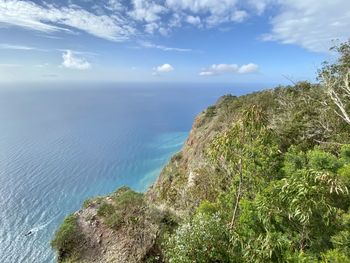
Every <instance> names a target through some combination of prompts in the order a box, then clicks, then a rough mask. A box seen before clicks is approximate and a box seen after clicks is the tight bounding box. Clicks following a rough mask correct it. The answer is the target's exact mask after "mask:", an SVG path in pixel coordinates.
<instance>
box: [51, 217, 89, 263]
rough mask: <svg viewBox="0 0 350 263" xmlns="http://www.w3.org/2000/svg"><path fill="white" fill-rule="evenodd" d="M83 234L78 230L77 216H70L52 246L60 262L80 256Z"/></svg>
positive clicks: (65, 220) (56, 234) (57, 232)
mask: <svg viewBox="0 0 350 263" xmlns="http://www.w3.org/2000/svg"><path fill="white" fill-rule="evenodd" d="M82 239H83V237H82V234H81V232H80V230H79V228H78V223H77V216H76V215H73V214H72V215H69V216H68V217H66V218H65V219H64V221H63V224H62V225H61V226H60V228H59V229H58V230H57V231H56V233H55V237H54V239H53V240H52V241H51V246H52V247H53V248H54V249H55V250H56V251H57V254H58V261H59V262H63V261H66V260H69V259H70V258H76V257H78V256H79V251H80V249H81V245H82Z"/></svg>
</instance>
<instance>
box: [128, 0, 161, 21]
mask: <svg viewBox="0 0 350 263" xmlns="http://www.w3.org/2000/svg"><path fill="white" fill-rule="evenodd" d="M132 3H133V6H134V9H133V10H132V11H131V12H130V15H131V16H132V17H133V18H135V19H136V20H140V21H146V22H148V23H151V22H154V21H157V20H160V18H161V16H160V15H161V14H162V13H165V12H166V11H167V9H166V8H165V7H164V6H162V5H159V4H157V3H155V2H154V1H149V0H133V1H132Z"/></svg>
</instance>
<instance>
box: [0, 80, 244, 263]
mask: <svg viewBox="0 0 350 263" xmlns="http://www.w3.org/2000/svg"><path fill="white" fill-rule="evenodd" d="M247 91H248V89H243V88H241V89H239V90H237V89H235V88H234V87H229V86H228V85H207V86H203V85H193V84H192V85H178V86H171V85H166V84H163V85H162V84H157V85H152V86H149V87H144V85H143V86H142V85H136V84H134V85H131V84H130V85H121V84H119V85H96V86H93V85H90V86H89V85H86V86H77V85H68V84H66V85H64V88H59V87H45V86H32V87H31V86H21V87H7V88H2V89H1V90H0V211H1V212H0V241H1V242H0V262H1V263H19V262H54V253H53V251H52V250H51V248H50V245H49V242H50V240H51V238H52V236H53V233H54V231H55V229H57V227H58V226H59V224H60V222H62V220H63V218H64V217H65V216H66V215H67V214H69V213H71V212H73V211H75V210H77V209H79V208H80V207H81V205H82V202H83V201H84V200H85V199H86V198H89V197H92V196H96V195H104V194H108V193H110V192H112V191H114V190H115V189H116V188H117V187H119V186H122V185H128V186H131V187H132V188H134V189H136V190H138V191H144V190H145V189H147V187H148V186H149V185H150V184H151V183H152V182H154V180H155V178H156V177H157V176H158V174H159V172H160V170H161V168H162V166H164V164H166V162H167V161H168V160H169V158H170V157H171V155H172V154H174V153H175V152H177V151H179V150H180V148H181V146H182V144H183V142H184V140H185V139H186V137H187V134H188V132H189V130H190V129H191V125H192V122H193V119H194V117H195V116H196V115H197V114H198V113H199V112H200V111H202V110H203V109H204V108H205V107H207V106H208V105H210V104H213V103H214V102H215V101H216V99H217V98H218V97H219V96H220V95H223V94H226V93H234V94H242V93H245V92H247ZM28 231H31V232H32V234H31V235H29V236H25V234H26V233H28Z"/></svg>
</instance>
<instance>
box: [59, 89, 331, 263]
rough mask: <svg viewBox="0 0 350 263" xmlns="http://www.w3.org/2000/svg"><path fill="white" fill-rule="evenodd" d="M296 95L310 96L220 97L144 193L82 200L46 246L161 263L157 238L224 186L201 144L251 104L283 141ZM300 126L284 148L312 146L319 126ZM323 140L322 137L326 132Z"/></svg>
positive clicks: (124, 191) (76, 255)
mask: <svg viewBox="0 0 350 263" xmlns="http://www.w3.org/2000/svg"><path fill="white" fill-rule="evenodd" d="M298 92H299V93H303V94H304V93H306V94H307V92H312V90H311V89H310V91H308V90H306V88H305V87H303V86H300V87H298V88H296V89H294V90H288V89H275V90H268V91H264V92H259V93H254V94H250V95H246V96H241V97H235V96H230V95H229V96H224V97H222V98H220V99H219V101H218V102H217V103H216V105H215V106H211V107H209V108H208V109H207V110H205V111H203V112H202V113H200V114H199V116H198V117H197V118H196V119H195V121H194V124H193V127H192V130H191V132H190V135H189V137H188V139H187V141H186V142H185V144H184V146H183V148H182V150H181V151H180V152H179V153H177V154H175V155H174V156H173V157H172V158H171V160H170V161H169V163H168V164H167V165H166V166H165V167H164V169H163V170H162V172H161V174H160V176H159V178H158V179H157V180H156V182H155V183H154V185H153V186H152V187H151V188H150V189H149V190H148V191H147V192H146V193H145V194H140V193H135V192H133V191H132V190H131V189H128V188H121V189H119V190H117V191H116V192H115V193H113V194H111V195H109V196H107V197H99V198H96V199H94V200H88V201H87V202H86V203H85V204H84V207H83V208H82V209H81V210H80V211H78V212H76V213H75V214H74V220H71V221H70V222H68V221H67V222H65V223H64V224H63V225H62V226H61V228H60V229H59V230H58V232H57V233H56V238H55V240H54V241H53V246H54V248H55V249H56V250H57V251H58V255H59V261H66V262H117V263H118V262H123V263H124V262H130V263H134V262H135V263H136V262H163V254H162V247H161V243H162V240H163V238H164V237H165V236H166V235H167V234H168V233H171V232H172V231H173V230H174V229H175V228H176V227H177V225H178V224H179V223H181V221H182V220H183V219H184V218H186V216H187V215H191V214H192V213H193V212H194V210H195V209H196V207H198V205H199V204H200V202H201V201H203V200H207V201H215V200H216V199H217V197H218V195H219V193H220V192H223V191H226V190H227V189H226V188H227V187H228V185H229V183H228V182H227V181H225V180H227V176H221V173H222V172H221V171H220V170H217V169H216V170H214V169H215V168H213V167H212V166H211V165H210V164H209V162H208V161H207V158H206V151H207V148H208V144H209V143H210V142H211V141H212V139H213V138H214V137H215V136H216V135H217V134H218V133H224V132H225V131H226V130H227V129H228V127H230V125H231V124H232V123H234V122H235V120H237V119H238V118H239V117H240V114H241V113H242V112H243V110H244V109H249V108H251V107H252V106H253V105H258V106H259V108H261V109H262V110H263V111H264V112H265V113H266V116H267V118H268V122H269V126H270V127H271V129H274V132H275V134H276V136H277V137H279V136H281V137H283V138H288V133H289V132H290V131H289V129H290V128H289V122H290V123H291V124H293V118H294V115H293V114H294V113H295V114H299V111H298V110H296V108H297V107H302V108H303V107H304V106H303V104H305V107H304V108H307V107H309V106H307V105H308V104H307V103H308V101H307V99H305V96H300V95H298V94H297V93H298ZM296 98H300V99H299V101H298V100H297V99H296ZM286 105H287V106H286ZM282 107H283V110H282ZM309 108H310V109H309V110H310V111H318V110H320V109H319V108H315V107H309ZM298 116H299V115H298ZM310 116H312V114H310ZM304 121H305V123H308V122H309V120H308V119H305V120H304V119H302V122H301V124H300V125H301V126H300V127H301V128H300V129H299V130H297V132H296V131H295V129H294V128H293V129H294V130H293V132H294V134H296V136H294V137H293V138H290V140H291V142H293V143H298V140H299V138H301V139H302V140H303V141H307V140H308V139H310V140H314V137H315V136H318V134H319V133H318V132H316V131H318V129H319V128H318V127H317V126H315V127H312V129H311V128H310V127H309V126H307V125H305V126H303V122H304ZM290 127H294V126H293V125H291V126H290ZM322 134H324V136H327V131H322ZM315 138H316V137H315ZM282 147H283V145H282ZM67 229H68V230H67ZM66 230H67V231H66ZM73 230H74V231H73ZM72 233H73V234H72ZM74 233H79V235H77V234H74Z"/></svg>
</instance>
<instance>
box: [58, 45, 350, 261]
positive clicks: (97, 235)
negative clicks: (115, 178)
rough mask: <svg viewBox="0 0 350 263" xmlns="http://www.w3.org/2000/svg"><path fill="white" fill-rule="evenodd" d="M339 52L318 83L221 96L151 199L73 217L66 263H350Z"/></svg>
mask: <svg viewBox="0 0 350 263" xmlns="http://www.w3.org/2000/svg"><path fill="white" fill-rule="evenodd" d="M338 51H339V52H340V54H341V56H340V58H339V60H338V61H337V62H336V63H335V64H331V65H325V66H324V68H323V69H322V70H321V71H320V77H321V81H320V83H319V84H310V83H307V82H301V83H297V84H295V85H293V86H289V87H278V88H275V89H271V90H266V91H261V92H257V93H253V94H249V95H245V96H240V97H235V96H231V95H226V96H223V97H222V98H220V99H219V100H218V101H217V103H216V104H215V105H213V106H211V107H209V108H208V109H206V110H205V111H203V112H202V113H201V114H199V116H198V117H197V118H196V120H195V121H194V124H193V127H192V130H191V132H190V135H189V138H188V139H187V141H186V143H185V145H184V146H183V149H182V150H181V151H180V152H179V153H178V154H176V155H174V156H173V157H172V159H171V160H170V162H169V163H168V164H167V165H166V166H165V167H164V169H163V171H162V172H161V174H160V176H159V178H158V179H157V181H156V182H155V183H154V185H153V186H152V187H151V188H150V189H149V190H148V191H147V192H146V193H136V192H134V191H132V190H131V189H129V188H127V187H123V188H120V189H118V190H117V191H116V192H115V193H113V194H111V195H109V196H107V197H97V198H95V199H92V200H87V201H86V202H85V203H84V207H83V208H82V209H81V210H79V211H78V212H76V213H74V214H73V215H71V216H69V217H67V218H66V219H65V221H64V223H63V224H62V226H61V227H60V229H59V230H58V231H57V233H56V236H55V239H54V240H53V242H52V245H53V247H54V248H55V249H56V250H57V252H58V260H59V261H60V262H130V263H133V262H135V263H136V262H174V263H182V262H183V263H187V262H350V249H349V247H350V212H349V206H350V196H349V191H348V189H349V187H350V145H349V144H350V125H349V123H348V122H347V118H346V117H347V112H349V111H348V110H349V106H350V103H348V101H349V98H348V95H349V94H347V93H346V89H343V88H342V87H343V86H344V87H345V88H346V85H347V87H349V65H350V60H349V57H350V55H349V54H350V52H349V51H350V48H349V45H348V44H343V45H342V46H341V47H339V48H338ZM344 80H345V81H344ZM330 83H335V85H330ZM337 99H338V100H337ZM337 102H338V103H337ZM339 102H341V103H342V104H341V105H340V104H339Z"/></svg>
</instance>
